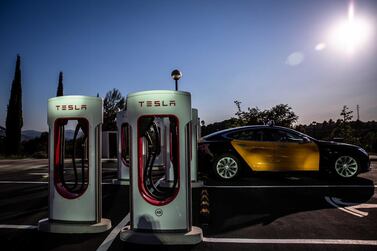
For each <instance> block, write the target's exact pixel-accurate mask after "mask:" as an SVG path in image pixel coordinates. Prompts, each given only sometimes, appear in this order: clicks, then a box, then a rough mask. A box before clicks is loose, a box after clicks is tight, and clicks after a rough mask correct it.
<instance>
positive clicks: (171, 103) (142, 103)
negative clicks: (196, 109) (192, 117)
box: [139, 100, 176, 107]
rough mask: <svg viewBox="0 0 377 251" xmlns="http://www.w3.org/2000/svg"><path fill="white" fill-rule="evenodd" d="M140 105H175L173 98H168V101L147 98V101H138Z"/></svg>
mask: <svg viewBox="0 0 377 251" xmlns="http://www.w3.org/2000/svg"><path fill="white" fill-rule="evenodd" d="M139 104H140V107H143V106H147V107H152V106H175V105H176V103H175V100H170V101H164V100H162V101H160V100H155V101H151V100H147V101H139Z"/></svg>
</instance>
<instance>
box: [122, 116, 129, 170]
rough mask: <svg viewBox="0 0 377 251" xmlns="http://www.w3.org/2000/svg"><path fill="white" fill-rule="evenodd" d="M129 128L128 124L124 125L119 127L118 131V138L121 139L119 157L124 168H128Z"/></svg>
mask: <svg viewBox="0 0 377 251" xmlns="http://www.w3.org/2000/svg"><path fill="white" fill-rule="evenodd" d="M130 131H131V130H130V126H129V124H128V123H125V124H123V125H122V126H121V130H120V137H121V146H120V148H121V150H120V155H121V159H122V162H123V164H124V165H125V166H127V167H130V156H131V154H130V153H131V151H130V146H131V138H130Z"/></svg>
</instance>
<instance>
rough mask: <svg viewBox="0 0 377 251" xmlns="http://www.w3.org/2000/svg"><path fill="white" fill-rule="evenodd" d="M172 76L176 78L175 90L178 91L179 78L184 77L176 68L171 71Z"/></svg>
mask: <svg viewBox="0 0 377 251" xmlns="http://www.w3.org/2000/svg"><path fill="white" fill-rule="evenodd" d="M171 77H172V78H173V79H174V80H175V90H176V91H178V80H179V79H180V78H181V77H182V72H180V71H179V70H177V69H175V70H174V71H172V72H171Z"/></svg>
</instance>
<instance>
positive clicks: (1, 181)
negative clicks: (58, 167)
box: [0, 180, 114, 185]
mask: <svg viewBox="0 0 377 251" xmlns="http://www.w3.org/2000/svg"><path fill="white" fill-rule="evenodd" d="M0 184H48V181H23V180H0ZM67 184H73V182H67ZM102 185H114V184H113V183H112V182H102Z"/></svg>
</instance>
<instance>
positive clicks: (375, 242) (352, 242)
mask: <svg viewBox="0 0 377 251" xmlns="http://www.w3.org/2000/svg"><path fill="white" fill-rule="evenodd" d="M203 241H205V242H214V243H245V244H322V245H367V246H377V240H342V239H241V238H209V237H204V238H203Z"/></svg>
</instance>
